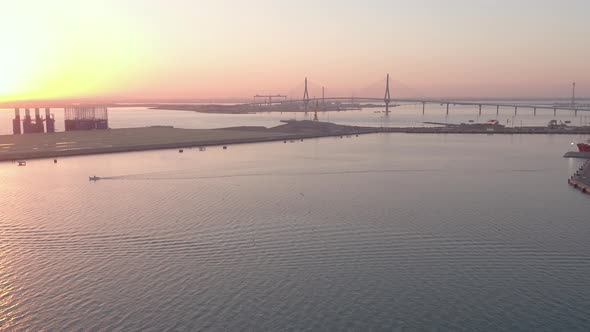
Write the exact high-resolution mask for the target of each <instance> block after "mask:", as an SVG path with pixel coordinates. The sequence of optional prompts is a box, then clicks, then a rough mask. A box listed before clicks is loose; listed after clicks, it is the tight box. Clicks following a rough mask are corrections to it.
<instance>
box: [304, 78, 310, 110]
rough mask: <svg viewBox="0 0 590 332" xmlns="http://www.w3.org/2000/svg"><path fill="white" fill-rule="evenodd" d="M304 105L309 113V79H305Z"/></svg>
mask: <svg viewBox="0 0 590 332" xmlns="http://www.w3.org/2000/svg"><path fill="white" fill-rule="evenodd" d="M303 104H304V105H305V111H306V112H307V106H308V104H309V92H308V91H307V77H306V78H305V91H303Z"/></svg>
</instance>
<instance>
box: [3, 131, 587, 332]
mask: <svg viewBox="0 0 590 332" xmlns="http://www.w3.org/2000/svg"><path fill="white" fill-rule="evenodd" d="M583 139H585V137H576V136H545V135H541V136H517V135H515V136H509V135H411V134H374V135H366V136H361V137H350V138H346V137H345V138H342V139H341V138H323V139H312V140H305V141H304V142H294V143H287V144H284V143H283V142H280V143H261V144H245V145H232V146H229V148H228V149H227V150H223V149H222V148H221V147H209V148H207V150H206V151H199V150H198V149H185V151H184V153H182V154H180V153H178V151H176V150H163V151H152V152H137V153H124V154H112V155H98V156H85V157H71V158H61V159H59V160H58V163H57V164H53V160H33V161H29V162H28V164H27V166H26V167H17V166H16V165H15V164H12V163H0V184H1V187H0V199H1V202H2V204H0V318H1V320H0V328H1V329H6V330H11V329H15V330H19V329H24V330H26V329H28V330H34V331H35V330H55V331H64V330H125V331H132V330H146V331H163V330H232V331H233V330H270V331H282V330H296V331H302V330H384V331H389V330H408V331H423V330H448V331H489V330H492V331H515V330H518V331H523V330H524V331H586V330H589V329H590V300H589V299H590V286H589V285H590V241H588V239H589V237H590V218H589V216H590V197H589V196H585V195H582V194H581V193H580V192H579V191H576V190H574V189H572V188H571V187H570V186H568V185H567V178H568V177H569V176H570V174H571V173H573V172H574V171H575V169H576V168H577V167H578V165H579V164H580V161H578V160H573V159H565V158H562V155H563V153H564V152H566V151H567V150H568V149H571V145H570V143H571V142H574V141H581V140H583ZM90 175H97V176H101V177H106V179H104V180H100V181H97V182H89V181H88V176H90Z"/></svg>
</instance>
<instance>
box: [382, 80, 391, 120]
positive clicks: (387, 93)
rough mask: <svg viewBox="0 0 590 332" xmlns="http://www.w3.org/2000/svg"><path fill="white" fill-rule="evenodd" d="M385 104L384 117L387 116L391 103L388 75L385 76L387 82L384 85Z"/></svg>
mask: <svg viewBox="0 0 590 332" xmlns="http://www.w3.org/2000/svg"><path fill="white" fill-rule="evenodd" d="M383 101H384V102H385V115H389V103H390V102H391V94H390V93H389V74H387V81H386V83H385V97H384V98H383Z"/></svg>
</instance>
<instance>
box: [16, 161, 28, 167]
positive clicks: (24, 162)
mask: <svg viewBox="0 0 590 332" xmlns="http://www.w3.org/2000/svg"><path fill="white" fill-rule="evenodd" d="M18 165H19V166H27V162H26V161H19V162H18Z"/></svg>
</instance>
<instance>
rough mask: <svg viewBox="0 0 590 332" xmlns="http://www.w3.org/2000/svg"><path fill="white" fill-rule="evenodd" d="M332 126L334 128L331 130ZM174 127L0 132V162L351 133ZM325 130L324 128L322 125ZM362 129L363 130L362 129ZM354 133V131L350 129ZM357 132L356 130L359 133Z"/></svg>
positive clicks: (344, 129) (258, 128)
mask: <svg viewBox="0 0 590 332" xmlns="http://www.w3.org/2000/svg"><path fill="white" fill-rule="evenodd" d="M334 128H336V129H335V130H334ZM334 128H332V129H328V130H322V128H311V129H310V128H295V129H294V128H289V126H288V125H285V126H279V127H275V128H271V129H266V128H263V127H236V128H228V129H178V128H172V127H146V128H127V129H109V130H92V131H70V132H59V133H52V134H27V135H0V161H13V160H27V159H36V158H56V157H64V156H75V155H88V154H101V153H115V152H129V151H144V150H157V149H172V148H188V147H199V146H211V145H228V144H240V143H256V142H270V141H282V140H294V139H303V138H313V137H324V136H335V135H343V134H352V133H353V132H352V131H350V129H347V128H339V127H338V126H337V127H334ZM324 129H325V128H324ZM365 132H366V131H365ZM354 133H356V132H354ZM359 133H360V132H359Z"/></svg>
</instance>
